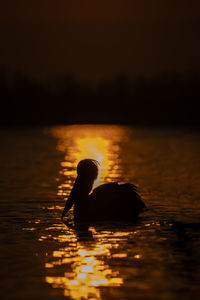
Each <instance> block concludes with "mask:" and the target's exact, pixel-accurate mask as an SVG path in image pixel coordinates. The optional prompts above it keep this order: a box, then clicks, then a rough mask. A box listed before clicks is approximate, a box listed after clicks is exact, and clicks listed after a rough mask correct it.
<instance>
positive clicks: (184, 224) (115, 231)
mask: <svg viewBox="0 0 200 300" xmlns="http://www.w3.org/2000/svg"><path fill="white" fill-rule="evenodd" d="M0 139H1V150H0V153H1V157H0V170H1V180H0V189H1V202H0V203H1V229H0V238H1V251H0V256H1V262H0V263H1V265H0V267H1V281H0V285H1V299H15V300H16V299H29V300H30V299H72V300H85V299H90V300H94V299H96V300H100V299H102V300H108V299H120V300H123V299H128V300H129V299H152V300H155V299H167V300H168V299H181V300H182V299H191V297H194V298H196V299H197V298H198V297H199V296H200V287H199V284H200V235H199V232H200V217H199V214H200V155H199V154H200V139H199V132H196V131H191V130H184V129H176V130H175V129H145V128H132V127H125V126H106V125H105V126H95V125H94V126H93V125H90V126H89V125H85V126H84V125H82V126H79V125H77V126H63V127H54V128H43V129H41V128H37V129H7V130H6V129H1V131H0ZM82 158H95V159H97V160H98V161H99V162H100V176H99V178H98V180H97V181H96V183H95V186H97V185H98V184H100V183H103V182H110V181H120V182H132V183H134V184H136V185H137V187H138V190H139V193H140V195H141V196H142V198H143V200H144V201H145V203H146V205H147V206H148V208H149V210H148V211H146V212H145V213H143V214H142V215H141V217H140V219H139V220H138V222H137V223H136V224H126V223H117V224H114V223H110V224H109V223H108V222H107V223H103V224H97V225H95V226H93V227H90V228H89V231H88V232H85V231H83V232H76V231H75V230H74V229H73V227H72V226H71V225H73V216H72V213H71V212H69V214H68V222H69V227H67V226H66V225H64V224H63V223H62V222H61V221H60V215H61V212H62V209H63V207H64V204H65V201H66V199H67V196H68V194H69V192H70V189H71V187H72V185H73V182H74V179H75V176H76V171H75V168H76V164H77V162H78V161H79V160H80V159H82Z"/></svg>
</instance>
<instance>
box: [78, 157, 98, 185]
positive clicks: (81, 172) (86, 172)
mask: <svg viewBox="0 0 200 300" xmlns="http://www.w3.org/2000/svg"><path fill="white" fill-rule="evenodd" d="M77 174H78V176H79V177H82V178H83V177H84V178H88V179H90V180H92V181H94V180H95V179H96V178H97V176H98V162H97V161H96V160H94V159H83V160H81V161H80V162H79V163H78V165H77Z"/></svg>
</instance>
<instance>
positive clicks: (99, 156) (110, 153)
mask: <svg viewBox="0 0 200 300" xmlns="http://www.w3.org/2000/svg"><path fill="white" fill-rule="evenodd" d="M52 133H53V135H54V136H56V137H57V138H58V150H60V151H63V152H64V153H65V161H63V162H62V163H61V167H62V170H61V171H60V174H61V175H64V176H65V177H66V181H65V182H64V183H62V184H61V185H60V186H59V191H58V195H60V196H67V195H68V194H69V190H70V188H71V187H72V184H73V181H74V179H75V176H76V166H77V164H78V162H79V161H80V160H82V159H85V158H91V159H95V160H97V161H98V162H99V176H98V178H97V180H96V182H95V187H96V186H98V185H99V184H100V183H103V182H109V181H117V180H119V178H121V175H122V174H121V170H120V146H119V145H120V143H122V142H124V141H125V140H126V138H127V136H128V134H129V129H128V128H127V127H122V126H106V125H94V126H93V125H80V126H79V125H72V126H64V127H56V128H54V129H53V130H52Z"/></svg>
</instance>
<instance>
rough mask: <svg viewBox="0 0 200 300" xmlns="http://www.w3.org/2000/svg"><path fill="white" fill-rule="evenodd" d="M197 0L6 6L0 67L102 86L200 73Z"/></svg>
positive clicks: (24, 0) (10, 0) (72, 0)
mask: <svg viewBox="0 0 200 300" xmlns="http://www.w3.org/2000/svg"><path fill="white" fill-rule="evenodd" d="M199 29H200V2H199V1H198V0H187V1H180V0H160V1H158V0H101V1H100V0H7V1H5V2H4V3H3V2H2V3H1V4H0V36H1V45H0V65H4V66H6V67H8V68H9V70H10V71H11V72H12V71H15V70H17V69H21V70H23V71H25V72H26V73H27V74H29V75H31V76H33V77H39V78H44V77H48V76H52V75H54V74H56V73H63V72H73V73H74V74H75V76H76V77H77V78H78V79H83V80H93V81H98V80H99V79H103V78H110V77H113V76H114V75H115V74H117V73H122V72H123V73H126V74H127V75H129V76H137V75H147V76H150V75H153V74H156V73H159V72H160V71H164V70H175V71H183V70H188V69H198V68H200V41H199V40H200V38H199V36H200V34H199V33H200V31H199Z"/></svg>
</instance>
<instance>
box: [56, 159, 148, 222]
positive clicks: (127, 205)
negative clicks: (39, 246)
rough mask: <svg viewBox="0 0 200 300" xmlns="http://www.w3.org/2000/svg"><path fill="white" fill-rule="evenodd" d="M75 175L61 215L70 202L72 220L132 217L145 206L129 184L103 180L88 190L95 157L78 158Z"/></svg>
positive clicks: (95, 162) (95, 164) (118, 219)
mask: <svg viewBox="0 0 200 300" xmlns="http://www.w3.org/2000/svg"><path fill="white" fill-rule="evenodd" d="M77 174H78V175H77V178H76V181H75V183H74V186H73V188H72V191H71V193H70V195H69V198H68V200H67V202H66V205H65V208H64V210H63V213H62V216H61V218H62V219H63V218H64V216H65V215H66V214H67V212H68V211H69V210H70V208H71V207H72V206H73V205H74V220H75V222H87V223H88V222H94V221H104V220H107V221H134V220H135V219H136V218H137V216H138V215H139V213H141V212H142V211H143V209H144V208H145V207H146V206H145V204H144V202H143V201H142V200H141V198H140V196H139V195H138V194H137V192H136V187H135V186H134V185H133V184H130V183H126V184H118V183H117V182H113V183H106V184H102V185H100V186H98V187H97V188H95V189H94V190H93V192H92V193H91V194H90V192H91V190H92V186H93V183H94V180H95V179H96V178H97V175H98V166H97V161H95V160H92V159H84V160H81V161H80V162H79V164H78V166H77Z"/></svg>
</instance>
